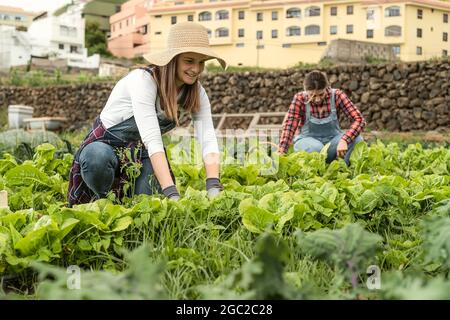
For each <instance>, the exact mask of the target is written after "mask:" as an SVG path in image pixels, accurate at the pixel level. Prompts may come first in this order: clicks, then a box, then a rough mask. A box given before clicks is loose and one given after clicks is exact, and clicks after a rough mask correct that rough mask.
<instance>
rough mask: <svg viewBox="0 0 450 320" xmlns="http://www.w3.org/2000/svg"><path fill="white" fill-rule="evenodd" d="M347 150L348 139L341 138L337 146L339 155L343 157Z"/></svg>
mask: <svg viewBox="0 0 450 320" xmlns="http://www.w3.org/2000/svg"><path fill="white" fill-rule="evenodd" d="M347 150H348V145H347V141H345V140H343V139H341V140H340V141H339V143H338V145H337V148H336V154H337V156H338V157H341V158H343V157H344V156H345V154H346V153H347Z"/></svg>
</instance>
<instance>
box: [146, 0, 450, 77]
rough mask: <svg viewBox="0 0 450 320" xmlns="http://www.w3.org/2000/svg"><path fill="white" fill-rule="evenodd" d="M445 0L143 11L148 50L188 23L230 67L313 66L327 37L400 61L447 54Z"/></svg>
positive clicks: (251, 2) (187, 4)
mask: <svg viewBox="0 0 450 320" xmlns="http://www.w3.org/2000/svg"><path fill="white" fill-rule="evenodd" d="M449 15H450V3H448V2H443V1H439V0H409V1H408V0H407V1H401V0H384V1H371V0H367V1H354V0H338V1H323V0H322V1H321V0H284V1H282V0H278V1H277V0H248V1H242V0H222V1H218V0H166V1H161V2H159V3H156V4H155V5H154V6H153V8H151V9H150V49H151V50H159V49H161V48H164V46H165V41H166V38H167V34H168V30H169V28H170V26H171V25H172V24H174V23H177V22H181V21H194V22H198V23H201V24H202V25H204V26H205V27H206V28H207V29H208V31H209V33H210V43H211V45H212V47H213V49H214V50H215V51H216V52H217V53H218V54H220V55H223V56H224V57H225V58H226V59H227V61H228V62H229V64H230V65H234V66H259V67H266V68H269V67H277V68H284V67H289V66H293V65H295V64H297V63H299V62H303V63H317V62H318V61H319V60H320V58H321V57H322V54H324V52H325V50H326V49H327V46H328V45H329V44H330V42H331V41H332V40H335V39H349V40H357V41H365V42H373V43H382V44H391V45H393V50H394V51H395V53H396V54H397V56H398V57H399V58H400V59H401V60H403V61H417V60H426V59H430V58H433V57H441V56H447V55H448V54H449V52H450V42H449V40H448V37H449V35H448V34H449V33H450V23H449Z"/></svg>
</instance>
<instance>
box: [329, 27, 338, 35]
mask: <svg viewBox="0 0 450 320" xmlns="http://www.w3.org/2000/svg"><path fill="white" fill-rule="evenodd" d="M330 34H332V35H334V34H337V26H330Z"/></svg>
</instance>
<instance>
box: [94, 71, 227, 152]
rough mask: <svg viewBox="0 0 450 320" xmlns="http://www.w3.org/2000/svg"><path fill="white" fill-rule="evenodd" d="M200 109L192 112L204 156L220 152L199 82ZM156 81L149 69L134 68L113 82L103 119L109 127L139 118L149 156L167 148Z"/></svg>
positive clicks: (209, 105)
mask: <svg viewBox="0 0 450 320" xmlns="http://www.w3.org/2000/svg"><path fill="white" fill-rule="evenodd" d="M199 90H200V109H199V111H198V112H197V113H193V114H192V118H193V120H194V128H195V132H196V137H197V140H198V142H199V143H200V146H201V149H202V155H203V157H205V156H206V155H207V154H208V153H219V147H218V144H217V138H216V134H215V131H214V125H213V122H212V116H211V104H210V102H209V98H208V95H207V94H206V91H205V89H204V88H203V87H202V86H200V89H199ZM159 101H160V99H157V85H156V82H155V80H154V79H153V77H152V76H151V75H150V73H149V72H147V71H145V70H142V69H136V70H133V71H131V72H130V73H129V74H128V75H126V76H125V77H124V78H122V79H121V80H119V81H118V82H117V84H116V85H115V86H114V88H113V90H112V92H111V94H110V96H109V98H108V101H107V102H106V105H105V107H104V108H103V110H102V112H101V113H100V120H101V121H102V122H103V125H104V126H105V127H106V129H108V128H110V127H112V126H114V125H116V124H118V123H120V122H122V121H125V120H127V119H129V118H131V117H132V116H134V119H135V120H136V125H137V127H138V130H139V133H140V135H141V139H142V142H143V143H144V145H145V147H146V148H147V151H148V154H149V156H151V155H152V154H154V153H157V152H164V145H163V142H162V137H161V131H160V127H159V122H158V117H157V113H156V107H158V108H161V106H160V105H159V103H160V102H159Z"/></svg>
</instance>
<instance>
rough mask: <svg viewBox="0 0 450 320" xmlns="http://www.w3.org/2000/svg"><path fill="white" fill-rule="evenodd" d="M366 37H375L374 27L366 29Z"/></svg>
mask: <svg viewBox="0 0 450 320" xmlns="http://www.w3.org/2000/svg"><path fill="white" fill-rule="evenodd" d="M366 38H367V39H373V29H367V31H366Z"/></svg>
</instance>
